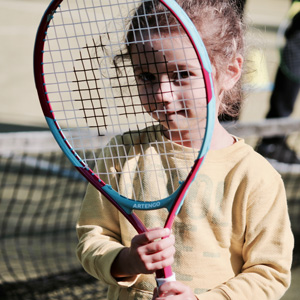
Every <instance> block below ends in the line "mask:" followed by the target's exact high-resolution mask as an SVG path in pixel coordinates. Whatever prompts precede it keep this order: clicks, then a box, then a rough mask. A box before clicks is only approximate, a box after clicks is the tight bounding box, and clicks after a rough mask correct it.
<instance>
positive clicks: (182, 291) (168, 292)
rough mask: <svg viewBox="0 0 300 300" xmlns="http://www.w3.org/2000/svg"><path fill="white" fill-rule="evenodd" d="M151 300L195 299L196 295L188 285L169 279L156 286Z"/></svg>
mask: <svg viewBox="0 0 300 300" xmlns="http://www.w3.org/2000/svg"><path fill="white" fill-rule="evenodd" d="M152 300H197V297H196V296H195V295H194V293H193V292H192V290H191V289H190V287H188V286H186V285H184V284H183V283H181V282H179V281H171V282H166V283H164V284H163V285H161V286H160V288H159V289H158V288H156V289H155V290H154V293H153V298H152Z"/></svg>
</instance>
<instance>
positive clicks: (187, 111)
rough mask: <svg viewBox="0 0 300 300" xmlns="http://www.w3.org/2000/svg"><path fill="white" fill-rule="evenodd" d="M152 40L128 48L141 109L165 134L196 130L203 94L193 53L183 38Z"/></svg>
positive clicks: (202, 113)
mask: <svg viewBox="0 0 300 300" xmlns="http://www.w3.org/2000/svg"><path fill="white" fill-rule="evenodd" d="M155 38H157V37H156V36H155V35H152V36H151V41H148V42H142V41H141V42H137V43H136V44H134V45H132V46H131V48H130V52H131V59H132V62H133V66H134V73H135V77H136V81H137V84H138V90H139V95H140V99H141V102H142V105H143V106H144V108H145V109H146V111H147V112H148V113H149V114H150V115H151V116H152V117H153V118H154V119H155V120H158V121H159V122H160V123H161V124H162V125H163V126H164V127H165V128H166V129H167V130H168V131H169V130H171V131H175V132H176V131H177V132H179V131H180V132H182V131H187V130H188V131H190V130H193V129H195V130H198V129H199V125H200V123H201V120H203V121H205V118H206V98H205V95H206V94H205V87H204V81H203V75H202V71H201V66H200V64H199V61H198V59H197V56H196V53H195V51H194V49H193V47H192V45H191V43H190V41H189V40H188V39H187V38H186V39H182V38H179V37H178V36H176V35H175V36H173V37H172V39H171V38H170V37H168V38H166V39H163V40H158V39H157V40H155ZM148 40H149V38H148ZM174 48H175V49H177V50H176V51H173V50H170V49H174ZM168 49H169V50H168ZM200 127H202V126H201V125H200Z"/></svg>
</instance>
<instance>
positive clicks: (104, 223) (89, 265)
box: [76, 184, 138, 287]
mask: <svg viewBox="0 0 300 300" xmlns="http://www.w3.org/2000/svg"><path fill="white" fill-rule="evenodd" d="M76 229H77V235H78V239H79V243H78V245H77V257H78V259H79V260H80V262H81V264H82V266H83V268H84V269H85V270H86V271H87V272H88V273H89V274H90V275H92V276H93V277H95V278H97V279H99V280H101V281H103V282H105V283H107V284H110V285H118V286H123V287H125V286H131V285H133V284H134V283H135V281H136V279H137V278H138V276H136V277H131V278H126V279H124V280H122V281H117V280H116V279H115V278H114V277H113V276H112V275H111V272H110V270H111V265H112V263H113V261H114V260H115V258H116V256H117V255H118V254H119V252H120V251H121V250H122V249H123V247H124V246H123V245H122V243H121V237H120V236H121V232H120V226H119V213H118V211H117V209H116V208H115V207H114V206H113V205H112V204H111V203H110V202H109V201H108V200H106V199H105V198H104V197H103V196H102V195H101V194H100V193H99V192H98V191H97V190H96V189H95V188H94V187H93V186H92V185H90V184H89V185H88V188H87V192H86V195H85V198H84V200H83V204H82V207H81V211H80V216H79V219H78V222H77V227H76Z"/></svg>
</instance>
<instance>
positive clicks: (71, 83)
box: [34, 0, 215, 231]
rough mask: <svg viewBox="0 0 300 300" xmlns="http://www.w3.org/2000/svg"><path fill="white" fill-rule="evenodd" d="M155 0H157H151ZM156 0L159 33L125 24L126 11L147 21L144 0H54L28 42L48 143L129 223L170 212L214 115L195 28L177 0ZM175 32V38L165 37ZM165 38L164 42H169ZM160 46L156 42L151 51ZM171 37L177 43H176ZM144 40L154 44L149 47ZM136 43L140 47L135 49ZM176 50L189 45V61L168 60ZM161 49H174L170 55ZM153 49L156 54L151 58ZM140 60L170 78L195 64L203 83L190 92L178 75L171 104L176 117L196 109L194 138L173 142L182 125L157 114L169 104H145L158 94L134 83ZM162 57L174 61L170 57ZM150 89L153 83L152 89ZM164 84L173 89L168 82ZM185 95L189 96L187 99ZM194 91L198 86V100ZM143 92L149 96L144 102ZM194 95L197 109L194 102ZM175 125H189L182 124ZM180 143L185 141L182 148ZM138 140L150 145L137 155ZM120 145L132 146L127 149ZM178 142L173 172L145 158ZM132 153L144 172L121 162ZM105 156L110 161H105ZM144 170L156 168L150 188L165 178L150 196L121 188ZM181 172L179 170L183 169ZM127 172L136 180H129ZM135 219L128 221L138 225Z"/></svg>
mask: <svg viewBox="0 0 300 300" xmlns="http://www.w3.org/2000/svg"><path fill="white" fill-rule="evenodd" d="M157 2H159V1H155V3H157ZM160 2H161V4H162V7H163V10H162V11H160V12H156V11H153V12H152V14H153V15H154V16H155V17H157V16H158V15H159V16H161V15H165V16H166V17H165V18H166V21H165V22H164V23H165V25H164V26H165V28H164V30H163V31H160V27H161V25H160V24H159V23H157V24H155V25H153V24H152V25H149V26H151V27H147V26H148V25H147V26H146V27H145V25H143V27H140V28H135V29H134V30H133V27H131V26H132V19H133V18H135V19H136V20H137V21H138V22H137V23H139V22H140V20H141V19H143V21H146V24H147V18H144V16H143V15H139V13H138V12H137V8H138V7H140V8H141V9H142V10H143V9H144V7H145V6H147V5H151V3H152V1H144V2H143V4H142V5H141V3H142V2H140V1H136V2H135V1H130V2H126V1H122V0H117V1H114V2H113V3H112V2H111V1H84V0H74V1H73V0H64V1H61V0H60V1H55V0H54V1H52V2H51V3H50V5H49V7H48V9H47V10H46V12H45V14H44V16H43V18H42V20H41V23H40V26H39V29H38V32H37V37H36V43H35V48H34V75H35V82H36V88H37V91H38V95H39V99H40V103H41V106H42V110H43V112H44V115H45V117H46V120H47V123H48V126H49V128H50V130H51V131H52V133H53V135H54V137H55V139H56V141H57V142H58V144H59V145H60V147H61V148H62V150H63V151H64V153H65V154H66V155H67V157H68V158H69V159H70V161H71V162H72V164H73V165H74V166H75V167H76V168H77V169H78V171H79V172H80V173H81V174H82V175H83V176H84V177H85V178H87V179H88V181H89V182H90V183H92V184H93V185H94V186H95V187H96V188H97V189H98V190H99V191H100V192H102V193H103V194H104V195H105V197H106V198H107V199H108V200H110V201H111V202H112V203H113V204H114V205H115V206H116V207H117V208H118V209H119V210H120V211H121V212H122V213H123V214H124V215H125V216H126V217H127V218H128V219H129V221H130V222H131V223H132V224H133V223H136V222H137V221H136V220H133V219H131V216H134V214H132V210H134V209H141V210H146V209H147V210H149V209H157V208H162V207H165V208H167V209H168V210H169V211H172V213H173V215H176V214H177V213H178V211H179V209H180V207H181V205H182V202H183V200H184V197H185V195H186V193H187V190H188V187H189V185H190V184H191V182H192V181H193V180H194V178H195V177H196V174H197V172H198V170H199V168H200V165H201V163H202V161H203V158H204V156H205V155H206V153H207V151H208V149H209V145H210V141H211V136H212V133H213V125H214V122H215V97H214V91H213V82H212V73H211V71H212V70H211V65H210V61H209V58H208V55H207V52H206V49H205V47H204V44H203V42H202V40H201V38H200V36H199V33H198V31H197V29H196V27H195V26H194V24H193V23H192V22H191V20H190V19H189V18H188V16H187V15H186V13H185V12H184V11H183V10H182V9H181V7H180V6H179V5H178V4H177V3H176V2H175V1H172V0H171V1H170V0H163V1H160ZM144 15H145V14H144ZM170 16H171V18H172V22H173V23H172V24H171V25H170V24H168V22H169V19H170ZM144 23H145V22H144ZM170 28H171V29H170ZM128 30H131V32H132V33H133V34H134V35H135V39H134V40H128ZM175 31H176V32H177V33H176V34H177V37H176V38H175V39H172V36H173V35H174V32H175ZM168 40H171V41H172V42H170V43H168ZM159 44H160V45H161V47H160V49H157V48H159V47H158V45H159ZM174 44H176V45H177V46H176V47H177V48H175V49H174ZM135 45H138V46H137V47H136V46H135ZM178 45H179V46H178ZM146 46H147V47H148V48H149V46H150V48H151V47H152V48H153V49H152V50H150V51H148V50H147V49H146ZM141 47H142V48H143V49H145V50H143V51H141ZM128 49H130V51H128ZM134 49H135V50H136V51H134ZM182 50H187V51H190V54H191V56H192V63H190V64H189V62H188V59H189V58H188V57H185V58H184V60H183V59H182V58H181V63H180V64H179V63H178V62H176V55H177V54H176V53H175V52H176V51H177V52H179V51H181V52H182ZM128 52H130V53H128ZM169 52H170V53H171V54H170V53H169ZM141 53H142V54H141ZM172 53H173V54H172ZM174 53H175V54H174ZM157 54H158V55H157ZM169 54H170V55H173V60H172V59H171V56H170V55H169ZM134 56H137V58H134ZM142 57H143V58H142ZM145 57H146V58H145ZM157 57H159V58H163V59H162V60H161V61H160V62H159V63H158V61H157V60H156V59H157ZM166 57H167V59H166ZM116 58H117V59H116ZM142 59H144V62H145V61H147V59H150V60H152V62H151V63H149V62H148V63H146V64H145V63H142V65H144V66H145V65H146V66H145V68H149V69H151V68H152V69H153V68H156V71H155V72H152V71H151V72H152V74H154V75H155V76H157V77H159V76H160V74H161V73H160V71H161V70H162V73H167V74H168V73H169V70H168V68H169V65H170V66H171V68H173V69H172V71H171V72H173V73H174V74H177V75H176V76H178V74H180V73H181V72H183V71H185V72H188V73H191V72H195V73H197V72H198V73H197V74H199V73H200V72H201V76H200V77H201V80H202V86H201V88H199V87H198V88H197V93H194V94H193V89H192V88H191V86H193V83H192V82H190V83H189V84H190V86H188V87H186V85H185V84H186V83H185V82H184V80H183V83H181V82H180V80H178V82H177V92H176V93H177V96H178V95H179V96H178V97H179V98H181V99H180V100H179V101H178V103H180V105H182V107H184V108H182V109H181V111H180V113H178V114H177V113H176V112H173V115H174V116H175V117H177V115H180V114H181V115H180V116H179V117H180V118H181V119H184V117H183V116H182V114H183V113H184V114H185V115H188V114H190V112H191V111H197V112H195V114H194V115H193V116H192V117H190V120H192V121H189V122H191V124H193V126H194V125H195V124H196V123H198V125H197V128H196V131H198V137H197V138H196V139H195V140H192V139H191V140H188V141H187V140H183V141H181V142H180V141H178V137H179V136H180V134H181V132H183V129H182V128H180V126H179V127H176V126H175V127H176V128H174V129H172V128H171V125H170V123H172V122H173V121H172V120H170V121H168V120H167V117H165V119H164V120H161V119H160V118H161V117H160V115H163V114H165V115H167V114H168V113H169V112H170V110H172V109H174V108H172V109H170V110H169V111H168V109H166V108H165V107H163V106H161V107H160V108H157V109H156V111H155V112H153V110H152V109H149V107H150V106H153V99H156V98H157V97H160V98H163V97H164V95H165V92H162V91H154V87H153V86H154V84H153V85H152V86H151V87H150V88H149V86H148V83H147V84H145V82H137V80H138V79H137V74H136V70H135V68H136V64H138V65H140V63H136V61H141V60H142ZM195 60H197V64H196V67H194V68H195V69H191V67H190V65H193V64H195ZM170 61H174V62H172V64H169V62H170ZM134 62H135V63H134ZM147 64H148V65H147ZM155 65H159V67H155ZM182 65H185V67H182ZM174 66H175V67H174ZM139 67H140V66H139ZM189 68H190V70H189ZM196 71H197V72H196ZM141 73H143V76H144V75H145V73H147V72H145V70H143V71H142V72H141ZM149 73H150V72H149ZM197 76H198V75H197ZM197 76H196V75H195V76H194V77H195V78H194V80H195V81H196V80H199V76H198V78H197ZM147 80H148V79H147ZM157 81H158V80H157ZM155 84H156V83H155ZM168 84H170V83H168ZM170 89H171V88H170ZM200 89H201V93H200ZM149 90H152V92H151V93H150V94H151V95H150V97H149V95H148V94H149ZM169 92H171V93H173V90H171V91H169ZM186 94H189V96H188V98H187V99H186V98H185V95H186ZM196 94H201V99H199V96H197V95H196ZM145 95H146V96H145ZM147 95H148V96H147ZM191 95H192V96H191ZM141 97H144V98H146V99H148V100H146V102H147V101H149V102H148V103H143V104H142V103H141ZM150 98H151V99H150ZM149 99H150V100H149ZM183 100H184V101H183ZM187 100H191V102H194V103H193V104H191V106H190V107H189V108H186V107H185V106H184V105H186V104H183V103H186V102H187ZM196 100H197V101H196ZM160 101H161V102H163V101H165V100H160ZM200 102H201V103H202V104H201V107H198V104H199V103H200ZM197 103H198V104H197ZM166 111H167V112H166ZM197 114H199V115H197ZM175 117H174V118H175ZM187 119H188V118H187ZM176 120H177V119H176ZM174 123H175V122H174ZM178 123H179V121H178ZM183 124H184V126H187V124H188V123H186V122H183ZM193 130H194V129H193ZM166 135H167V136H168V137H169V139H168V138H166ZM173 136H176V138H177V141H176V143H174V142H172V141H170V139H172V138H173ZM194 136H195V135H194ZM136 141H137V143H136ZM180 143H181V145H180ZM193 143H194V144H193ZM186 144H189V145H190V146H189V147H187V146H184V145H186ZM139 145H142V146H139ZM145 145H150V147H148V146H147V150H148V152H147V153H146V155H144V156H143V152H144V150H145ZM193 145H194V147H191V146H193ZM136 147H140V148H139V149H137V148H136ZM128 149H130V150H131V151H132V149H134V150H135V151H136V152H134V153H131V155H130V153H128V151H129V150H128ZM149 149H150V150H149ZM179 149H180V154H179V155H181V156H182V155H183V156H185V157H188V159H187V161H188V162H189V163H188V164H187V163H184V166H182V170H179V171H178V169H180V168H178V165H172V166H170V165H166V164H160V165H159V166H158V168H156V163H154V162H153V161H154V160H156V159H157V157H160V158H162V157H163V159H162V160H163V161H164V162H167V161H169V158H170V157H171V156H172V157H173V156H174V152H179ZM153 152H154V153H153ZM171 152H172V154H170V153H171ZM137 155H138V156H139V157H143V163H142V165H143V167H144V166H145V165H151V168H148V169H147V172H148V173H147V172H145V171H143V170H142V169H143V167H139V168H140V169H139V170H137V171H136V168H137V166H136V167H135V171H134V173H133V172H131V170H129V169H130V168H129V167H128V165H129V163H128V162H129V161H130V159H132V157H136V156H137ZM175 156H176V155H175ZM191 156H192V157H193V158H192V159H190V157H191ZM128 157H129V159H128ZM183 161H184V160H181V163H182V162H183ZM191 162H192V163H191ZM99 164H100V165H101V168H104V169H105V170H104V171H103V170H102V169H101V168H100V167H99ZM107 164H109V167H110V168H106V165H107ZM111 168H113V171H112V170H111ZM191 168H192V172H190V169H191ZM149 170H151V172H152V171H153V174H155V178H156V180H157V186H158V187H159V186H161V185H162V186H168V189H167V190H166V189H165V190H163V191H162V190H160V189H159V188H158V189H157V191H153V193H151V194H153V195H152V197H151V198H150V199H149V198H148V196H149V193H146V192H144V191H142V190H139V192H136V191H135V190H134V189H130V191H128V190H127V188H125V187H124V186H128V184H125V183H126V182H127V183H128V182H129V183H130V184H129V185H131V186H133V185H135V187H136V182H138V183H141V182H142V181H143V180H144V179H145V177H146V176H148V175H149V172H150V171H149ZM180 172H181V173H184V176H183V177H182V176H181V174H180ZM124 174H127V175H126V176H124ZM153 174H152V175H153ZM157 174H158V176H156V175H157ZM120 176H123V183H122V184H123V189H122V188H121V187H120V185H121V184H120V183H119V182H118V180H117V179H118V178H119V177H120ZM153 176H154V175H153ZM135 177H138V178H139V179H138V180H137V181H135V182H133V178H135ZM174 178H175V180H174ZM162 182H163V184H162ZM146 194H147V195H146ZM146 198H147V199H146ZM145 201H146V203H145ZM133 225H134V224H133ZM134 226H135V228H136V229H137V227H138V228H140V227H139V226H136V225H134ZM139 230H140V231H141V230H144V229H138V231H139Z"/></svg>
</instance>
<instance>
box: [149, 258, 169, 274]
mask: <svg viewBox="0 0 300 300" xmlns="http://www.w3.org/2000/svg"><path fill="white" fill-rule="evenodd" d="M173 263H174V257H173V256H171V257H168V258H167V259H165V260H162V261H158V262H152V261H144V269H145V274H150V273H153V272H155V271H157V270H160V269H163V268H166V267H168V266H171V265H172V264H173Z"/></svg>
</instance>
